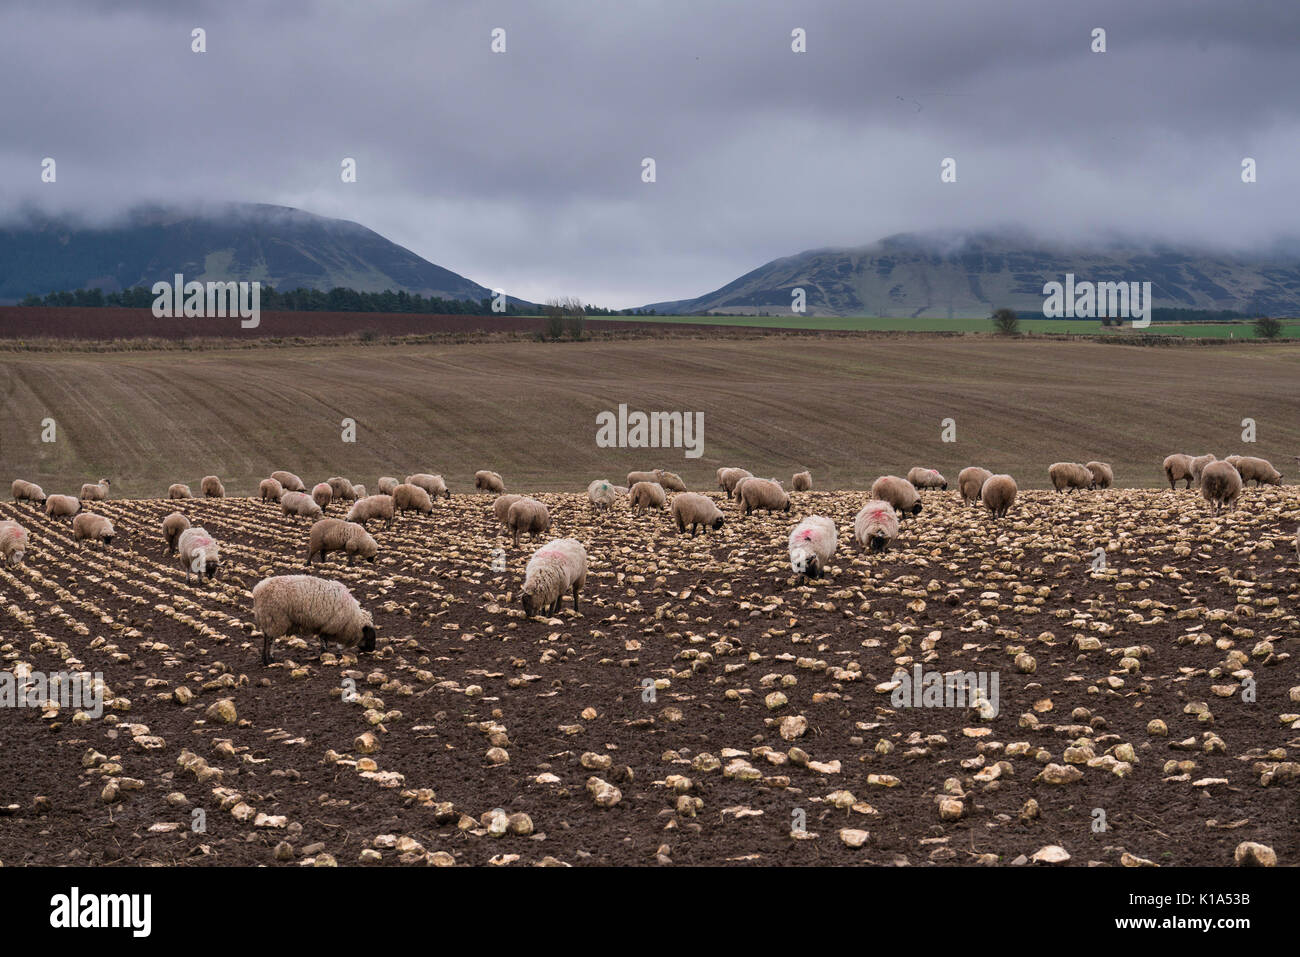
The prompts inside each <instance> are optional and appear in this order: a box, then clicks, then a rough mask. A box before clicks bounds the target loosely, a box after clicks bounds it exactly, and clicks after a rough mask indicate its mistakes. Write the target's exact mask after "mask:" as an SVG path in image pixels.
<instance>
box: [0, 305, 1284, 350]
mask: <svg viewBox="0 0 1300 957" xmlns="http://www.w3.org/2000/svg"><path fill="white" fill-rule="evenodd" d="M585 325H586V332H587V335H588V336H589V337H593V338H601V337H604V338H609V337H610V335H611V334H613V335H619V336H622V335H629V336H635V335H658V334H660V331H661V330H662V331H663V332H664V333H666V332H667V330H669V329H675V330H680V333H681V334H683V335H695V334H702V331H703V330H702V329H697V330H692V329H691V328H690V327H692V326H694V327H709V328H712V329H714V330H716V331H717V333H718V334H723V333H724V332H728V333H729V332H730V331H733V330H734V331H737V332H741V333H744V332H745V331H746V330H758V329H767V330H795V331H804V332H809V333H816V332H899V333H902V332H918V333H986V334H991V333H992V331H993V330H992V325H991V323H990V322H989V320H988V319H971V318H967V319H908V318H892V319H882V318H878V317H869V316H849V317H842V318H841V317H835V316H810V317H798V316H594V317H590V318H588V319H587V320H586V324H585ZM543 328H544V320H543V319H540V318H538V317H536V316H498V315H489V316H458V315H432V314H425V313H378V312H293V311H273V310H267V311H265V312H263V313H262V316H261V322H260V324H259V325H258V326H257V327H256V328H254V329H244V328H242V327H241V326H240V322H239V320H238V319H193V318H191V319H158V318H155V317H154V315H153V314H152V312H150V310H148V309H117V308H102V309H96V308H88V307H77V306H71V307H45V306H39V307H38V306H0V348H2V347H3V346H4V340H13V341H16V342H23V343H30V342H32V341H34V340H36V341H39V340H59V341H63V340H82V341H85V340H92V341H98V342H118V341H120V342H123V343H129V342H131V341H132V340H140V339H157V340H169V341H180V340H186V339H195V338H202V339H230V340H236V341H239V342H241V343H247V342H255V341H258V340H264V339H277V340H285V341H295V342H296V341H298V340H302V339H323V338H331V339H338V338H358V337H362V336H365V337H366V338H371V337H375V336H378V337H398V336H440V337H444V338H453V337H455V338H462V339H463V338H468V337H474V336H477V337H480V338H481V337H482V336H483V335H484V334H504V336H513V337H516V338H531V337H535V336H537V335H539V334H540V333H541V332H542V330H543ZM1020 328H1021V330H1022V331H1023V332H1027V333H1032V334H1034V335H1040V334H1057V335H1098V334H1102V335H1109V336H1115V337H1117V338H1121V337H1124V336H1129V335H1132V332H1131V331H1120V330H1118V329H1114V328H1107V329H1103V328H1102V325H1101V323H1100V322H1098V321H1096V320H1087V319H1022V320H1021V322H1020ZM1144 334H1149V335H1163V336H1188V337H1193V338H1224V339H1226V338H1228V337H1229V336H1230V335H1231V336H1236V337H1237V338H1239V339H1253V338H1255V330H1254V328H1253V327H1252V326H1251V325H1250V324H1249V323H1240V324H1234V323H1227V322H1224V323H1178V324H1175V323H1169V324H1164V323H1156V324H1153V325H1152V326H1151V327H1149V328H1148V329H1146V330H1145V331H1144ZM1282 335H1283V336H1284V337H1287V338H1300V320H1296V321H1290V322H1285V323H1284V324H1283V331H1282Z"/></svg>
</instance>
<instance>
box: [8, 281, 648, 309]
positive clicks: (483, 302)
mask: <svg viewBox="0 0 1300 957" xmlns="http://www.w3.org/2000/svg"><path fill="white" fill-rule="evenodd" d="M261 296H262V298H261V307H262V309H264V310H267V311H286V312H402V313H422V314H428V315H453V316H457V315H471V316H487V315H494V314H495V315H506V316H544V315H546V314H547V309H546V307H545V306H521V305H519V304H517V303H513V302H507V303H506V309H505V312H504V313H493V310H492V300H491V299H490V298H483V299H478V300H475V299H443V298H441V297H439V296H423V295H421V294H420V293H418V292H417V293H409V292H406V291H405V290H403V291H400V292H393V291H392V290H391V289H385V290H384V291H383V292H359V291H357V290H356V289H345V288H343V287H342V286H336V287H335V288H333V289H331V290H329V291H328V292H326V291H324V290H322V289H304V288H303V287H301V286H299V287H298V288H297V289H291V290H287V291H285V292H279V291H278V290H276V288H275V287H274V286H268V285H263V286H262V293H261ZM156 298H157V296H155V295H154V293H153V291H152V290H150V289H149V288H147V287H145V286H133V287H131V288H130V289H123V290H121V291H120V292H104V291H103V290H102V289H76V290H72V291H69V292H51V293H49V294H48V295H45V296H39V295H35V294H33V295H29V296H27V297H25V298H24V299H23V300H22V301H21V302H20V303H19V305H21V306H63V307H67V306H81V307H91V308H122V309H148V308H150V307H152V306H153V303H154V300H155V299H156ZM577 303H578V301H577V300H569V301H567V304H569V305H570V307H571V308H572V307H573V306H574V305H577ZM577 308H578V309H580V310H581V312H582V314H583V315H586V316H642V315H644V316H653V315H656V314H657V313H656V312H655V310H653V309H650V310H647V311H645V312H642V311H641V310H639V309H606V308H604V307H602V306H593V305H590V304H587V305H577Z"/></svg>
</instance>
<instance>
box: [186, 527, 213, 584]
mask: <svg viewBox="0 0 1300 957" xmlns="http://www.w3.org/2000/svg"><path fill="white" fill-rule="evenodd" d="M176 560H177V561H178V562H180V563H181V567H182V568H184V569H185V581H186V582H187V583H188V582H189V580H190V575H191V574H193V575H194V576H195V577H197V578H198V580H199V581H203V579H204V578H207V579H208V580H209V581H211V580H212V579H214V578H216V577H217V570H218V569H220V567H221V549H220V547H219V546H218V545H217V540H216V539H215V538H213V537H212V535H211V534H209V533H208V530H207V529H206V528H204V527H203V526H201V525H195V526H193V527H192V528H187V529H185V531H183V532H181V537H180V538H179V539H178V540H177V542H176Z"/></svg>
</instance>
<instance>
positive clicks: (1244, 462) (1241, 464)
mask: <svg viewBox="0 0 1300 957" xmlns="http://www.w3.org/2000/svg"><path fill="white" fill-rule="evenodd" d="M1224 461H1228V460H1227V459H1225V460H1224ZM1229 464H1230V465H1235V466H1236V469H1237V471H1238V472H1239V473H1240V474H1241V481H1242V483H1243V484H1244V483H1246V482H1249V481H1251V480H1252V479H1253V480H1254V482H1255V484H1256V485H1281V484H1282V473H1281V472H1279V471H1278V470H1277V469H1275V468H1273V463H1272V462H1270V461H1268V460H1267V459H1258V458H1255V457H1254V456H1253V455H1247V456H1241V457H1240V458H1238V460H1237V461H1236V462H1235V463H1233V462H1229Z"/></svg>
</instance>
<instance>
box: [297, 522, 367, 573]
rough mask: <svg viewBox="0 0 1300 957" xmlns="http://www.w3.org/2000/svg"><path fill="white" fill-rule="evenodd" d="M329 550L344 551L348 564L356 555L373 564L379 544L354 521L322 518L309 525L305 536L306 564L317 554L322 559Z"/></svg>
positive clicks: (309, 563) (354, 559)
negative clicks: (308, 533) (309, 528)
mask: <svg viewBox="0 0 1300 957" xmlns="http://www.w3.org/2000/svg"><path fill="white" fill-rule="evenodd" d="M330 552H346V553H347V556H348V564H349V565H351V564H352V563H353V562H354V561H356V559H357V558H358V557H360V558H364V559H365V560H366V561H368V562H370V564H372V565H373V564H374V563H375V559H376V558H377V557H378V556H379V544H378V543H377V542H376V541H375V540H374V538H373V537H372V536H371V534H370V533H369V532H367V531H366V530H365V528H364V527H363V526H361V525H358V524H357V523H356V522H344V521H342V520H340V519H337V518H322V519H321V520H320V521H319V522H317V523H316V524H315V525H313V526H312V527H311V534H310V535H308V537H307V564H308V565H311V560H312V559H313V558H315V557H316V556H317V555H319V556H320V557H321V561H324V560H325V556H327V555H328V554H329V553H330Z"/></svg>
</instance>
